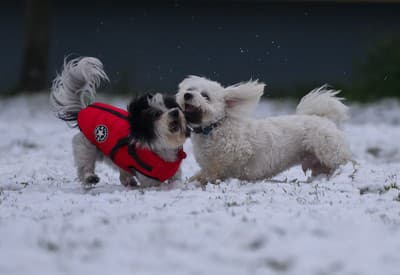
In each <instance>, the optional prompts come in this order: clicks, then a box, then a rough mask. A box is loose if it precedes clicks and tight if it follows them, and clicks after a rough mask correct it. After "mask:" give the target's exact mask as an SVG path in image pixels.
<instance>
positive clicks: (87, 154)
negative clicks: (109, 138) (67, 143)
mask: <svg viewBox="0 0 400 275" xmlns="http://www.w3.org/2000/svg"><path fill="white" fill-rule="evenodd" d="M72 147H73V153H74V160H75V165H76V167H77V170H78V177H79V179H80V181H81V182H82V183H83V184H87V185H91V184H96V183H98V182H99V180H100V178H99V177H98V176H97V175H96V174H95V172H94V169H95V164H96V159H97V156H98V150H97V148H96V146H94V145H93V144H92V143H91V142H90V141H89V140H87V139H86V137H85V136H84V135H83V134H82V133H78V134H76V135H75V136H74V137H73V139H72Z"/></svg>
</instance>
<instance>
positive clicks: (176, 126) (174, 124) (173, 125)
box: [168, 120, 181, 133]
mask: <svg viewBox="0 0 400 275" xmlns="http://www.w3.org/2000/svg"><path fill="white" fill-rule="evenodd" d="M168 129H169V131H170V132H171V133H175V132H178V131H179V130H180V129H181V124H180V122H179V120H173V121H171V122H170V123H169V125H168Z"/></svg>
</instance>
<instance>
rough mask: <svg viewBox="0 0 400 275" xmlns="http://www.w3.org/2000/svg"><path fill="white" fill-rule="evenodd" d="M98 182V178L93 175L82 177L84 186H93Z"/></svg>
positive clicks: (88, 174) (87, 174)
mask: <svg viewBox="0 0 400 275" xmlns="http://www.w3.org/2000/svg"><path fill="white" fill-rule="evenodd" d="M99 181H100V178H99V176H97V175H96V174H93V173H86V174H85V176H84V180H83V183H84V184H85V185H94V184H96V183H98V182H99Z"/></svg>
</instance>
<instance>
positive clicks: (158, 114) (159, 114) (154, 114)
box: [153, 111, 162, 118]
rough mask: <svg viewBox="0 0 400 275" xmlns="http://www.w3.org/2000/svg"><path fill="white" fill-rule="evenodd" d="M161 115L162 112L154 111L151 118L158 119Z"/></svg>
mask: <svg viewBox="0 0 400 275" xmlns="http://www.w3.org/2000/svg"><path fill="white" fill-rule="evenodd" d="M161 115H162V112H161V111H155V112H154V113H153V116H154V117H155V118H159V117H160V116H161Z"/></svg>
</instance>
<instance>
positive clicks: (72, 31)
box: [0, 0, 400, 101]
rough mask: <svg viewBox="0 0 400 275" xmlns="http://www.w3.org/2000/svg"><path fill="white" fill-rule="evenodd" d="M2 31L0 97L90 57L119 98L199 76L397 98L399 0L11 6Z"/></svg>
mask: <svg viewBox="0 0 400 275" xmlns="http://www.w3.org/2000/svg"><path fill="white" fill-rule="evenodd" d="M7 2H8V3H7ZM0 33H1V34H2V35H1V36H2V38H3V39H2V42H1V44H0V47H1V48H0V49H1V50H0V52H1V55H2V58H1V62H2V66H1V67H0V75H1V78H0V94H2V95H9V94H17V93H21V92H25V93H32V92H37V91H43V90H45V89H48V88H49V86H50V85H51V79H53V78H54V77H55V75H56V72H57V71H59V70H60V68H61V65H62V63H63V59H64V58H65V57H66V56H68V55H70V56H71V57H76V56H81V55H85V56H95V57H98V58H100V59H101V60H102V61H103V63H104V65H105V69H106V72H107V73H108V75H109V77H110V79H111V83H110V84H109V85H106V86H105V87H104V88H103V89H104V90H106V91H112V92H113V93H114V94H122V93H141V92H145V91H160V92H170V93H175V92H176V90H177V85H178V83H179V82H180V81H181V80H182V79H183V78H184V77H185V76H187V75H190V74H195V75H201V76H206V77H209V78H211V79H213V80H217V81H219V82H221V83H223V84H224V85H227V84H232V83H235V82H239V81H244V80H248V79H250V78H253V79H254V78H258V79H260V80H262V81H264V82H266V83H267V88H266V92H265V94H266V95H267V96H270V97H286V96H294V97H298V96H300V95H304V94H305V93H306V92H308V90H309V89H311V88H313V87H315V86H317V85H322V84H324V83H329V84H331V85H333V86H334V87H337V88H342V89H343V90H344V95H345V96H346V97H348V98H350V99H353V100H360V101H368V100H375V99H378V98H381V97H400V4H399V3H398V1H389V2H386V1H372V2H363V1H314V2H306V1H291V2H287V1H280V2H271V1H200V0H198V1H195V0H192V1H122V0H113V1H72V0H71V1H67V0H65V1H62V0H60V1H55V0H53V1H51V0H25V1H3V2H2V4H1V9H0Z"/></svg>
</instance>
